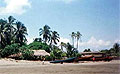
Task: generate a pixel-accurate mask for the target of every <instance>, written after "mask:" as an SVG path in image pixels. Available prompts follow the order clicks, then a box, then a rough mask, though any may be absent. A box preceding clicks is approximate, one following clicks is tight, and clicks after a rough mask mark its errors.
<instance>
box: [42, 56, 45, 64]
mask: <svg viewBox="0 0 120 74" xmlns="http://www.w3.org/2000/svg"><path fill="white" fill-rule="evenodd" d="M44 62H45V57H43V61H42V65H44Z"/></svg>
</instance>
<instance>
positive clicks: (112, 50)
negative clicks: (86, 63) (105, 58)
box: [101, 43, 120, 56]
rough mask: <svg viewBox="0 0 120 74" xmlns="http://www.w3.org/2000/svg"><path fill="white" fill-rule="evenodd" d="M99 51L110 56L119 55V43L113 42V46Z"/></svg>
mask: <svg viewBox="0 0 120 74" xmlns="http://www.w3.org/2000/svg"><path fill="white" fill-rule="evenodd" d="M101 52H104V53H106V54H107V55H111V56H120V45H119V44H118V43H115V44H114V45H113V48H110V49H109V50H108V49H105V50H101Z"/></svg>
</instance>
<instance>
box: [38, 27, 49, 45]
mask: <svg viewBox="0 0 120 74" xmlns="http://www.w3.org/2000/svg"><path fill="white" fill-rule="evenodd" d="M39 31H40V32H39V35H40V36H41V35H42V38H43V40H44V42H45V43H46V42H47V41H48V42H49V41H50V36H51V35H50V27H49V26H48V25H45V26H44V27H43V29H42V28H40V29H39Z"/></svg>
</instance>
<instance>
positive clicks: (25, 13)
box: [0, 0, 120, 51]
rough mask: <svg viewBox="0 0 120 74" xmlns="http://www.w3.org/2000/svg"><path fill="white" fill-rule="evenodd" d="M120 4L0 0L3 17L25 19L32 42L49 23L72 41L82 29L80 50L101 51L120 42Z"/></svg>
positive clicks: (100, 0)
mask: <svg viewBox="0 0 120 74" xmlns="http://www.w3.org/2000/svg"><path fill="white" fill-rule="evenodd" d="M119 7H120V6H119V0H19V1H18V0H17V1H16V0H0V17H1V18H6V17H8V16H9V15H12V16H14V17H15V18H16V19H18V20H20V21H21V22H23V23H24V24H25V26H26V27H27V28H28V34H29V35H28V36H27V38H28V41H29V42H31V41H32V40H33V38H34V37H39V34H38V33H39V28H42V27H43V26H44V25H45V24H47V25H49V26H50V27H51V30H55V31H57V32H58V33H59V34H60V37H61V41H65V42H71V37H70V35H69V34H70V33H71V32H76V31H80V32H81V34H82V35H83V36H82V42H80V43H79V50H80V51H82V50H83V49H85V48H91V49H92V50H100V49H106V48H110V47H111V46H112V45H113V43H115V42H120V36H119V32H120V30H119V29H120V24H119V21H120V19H119V15H120V13H119Z"/></svg>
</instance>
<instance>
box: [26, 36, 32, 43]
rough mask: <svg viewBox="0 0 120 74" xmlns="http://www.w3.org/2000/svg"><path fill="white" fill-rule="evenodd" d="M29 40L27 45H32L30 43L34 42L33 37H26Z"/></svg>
mask: <svg viewBox="0 0 120 74" xmlns="http://www.w3.org/2000/svg"><path fill="white" fill-rule="evenodd" d="M26 38H27V44H30V43H32V42H33V39H34V38H33V37H31V38H30V37H26Z"/></svg>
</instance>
